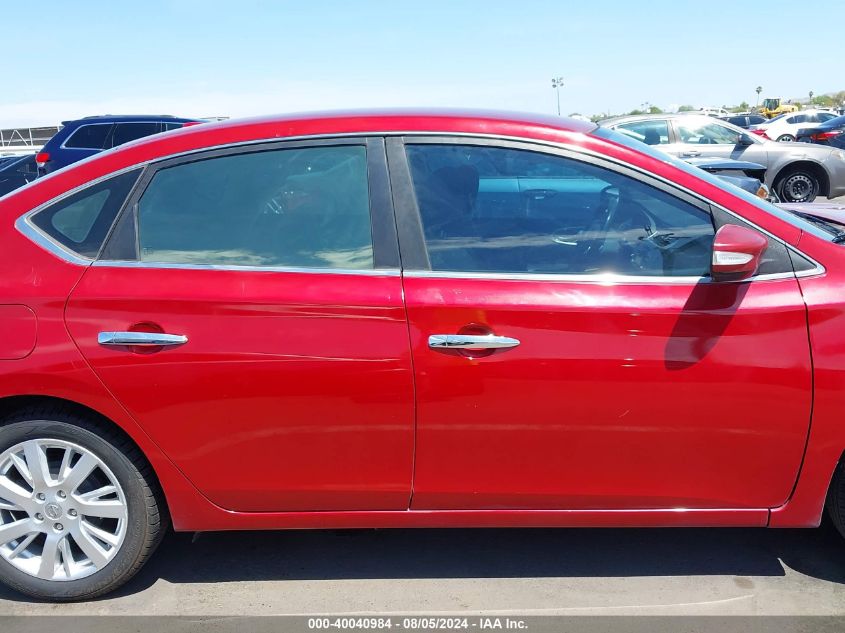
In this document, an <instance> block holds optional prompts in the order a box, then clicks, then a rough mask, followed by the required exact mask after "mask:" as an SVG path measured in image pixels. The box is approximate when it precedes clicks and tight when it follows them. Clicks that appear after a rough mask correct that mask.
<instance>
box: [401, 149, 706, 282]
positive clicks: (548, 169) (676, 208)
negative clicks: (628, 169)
mask: <svg viewBox="0 0 845 633" xmlns="http://www.w3.org/2000/svg"><path fill="white" fill-rule="evenodd" d="M406 151H407V155H408V161H409V164H410V167H411V174H412V178H413V183H414V190H415V193H416V197H417V202H418V206H419V209H420V215H421V219H422V225H423V231H424V235H425V242H426V247H427V250H428V255H429V260H430V262H431V267H432V269H433V270H443V271H457V272H494V273H559V274H598V273H615V274H622V275H649V276H655V275H675V276H690V275H692V276H702V275H706V274H709V270H710V257H711V246H712V243H713V236H714V229H713V222H712V219H711V217H710V214H709V213H707V212H705V211H702V210H701V209H699V208H698V207H696V206H693V205H691V204H688V203H686V202H684V201H682V200H680V199H678V198H675V197H674V196H671V195H669V194H667V193H665V192H663V191H661V190H659V189H656V188H654V187H651V186H649V185H646V184H644V183H642V182H640V181H638V180H636V179H634V178H631V177H628V176H623V175H621V174H618V173H616V172H613V171H610V170H608V169H604V168H602V167H597V166H594V165H590V164H587V163H583V162H580V161H577V160H574V159H571V158H564V157H560V156H552V155H548V154H541V153H537V152H531V151H524V150H516V149H506V148H500V147H482V146H466V145H428V144H421V145H408V146H407V149H406ZM480 165H484V166H485V169H483V170H482V169H480V168H479V166H480Z"/></svg>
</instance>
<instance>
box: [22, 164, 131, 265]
mask: <svg viewBox="0 0 845 633" xmlns="http://www.w3.org/2000/svg"><path fill="white" fill-rule="evenodd" d="M139 173H140V170H133V171H130V172H126V173H124V174H121V175H119V176H114V177H113V178H108V179H106V180H103V181H101V182H99V183H97V184H94V185H92V186H90V187H88V188H86V189H83V190H82V191H79V192H77V193H74V194H72V195H70V196H68V197H66V198H64V199H62V200H60V201H58V202H56V203H54V204H52V205H50V206H49V207H47V208H46V209H43V210H41V211H39V212H38V213H36V214H35V215H33V216H32V219H31V222H32V223H33V224H34V225H35V226H37V227H38V228H39V229H41V230H42V231H43V232H44V233H46V234H47V235H49V236H50V237H51V238H53V239H54V240H55V241H57V242H59V243H60V244H62V245H63V246H65V247H67V248H68V249H70V250H72V251H74V252H76V253H78V254H80V255H83V256H85V257H95V256H96V255H97V253H98V252H99V250H100V247H101V246H102V245H103V241H104V240H105V238H106V235H107V234H108V231H109V229H110V228H111V225H112V224H113V223H114V220H115V218H116V217H117V213H118V211H120V208H121V207H122V206H123V203H124V201H125V200H126V197H127V196H128V195H129V191H130V190H131V189H132V186H133V185H134V184H135V181H136V180H138V174H139Z"/></svg>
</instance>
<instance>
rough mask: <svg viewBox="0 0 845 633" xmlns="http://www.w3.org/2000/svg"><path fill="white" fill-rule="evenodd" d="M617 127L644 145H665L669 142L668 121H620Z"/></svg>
mask: <svg viewBox="0 0 845 633" xmlns="http://www.w3.org/2000/svg"><path fill="white" fill-rule="evenodd" d="M617 129H618V130H619V131H620V132H622V133H623V134H627V135H628V136H630V137H631V138H635V139H637V140H638V141H640V142H642V143H645V144H646V145H666V144H668V143H669V123H668V121H638V122H636V123H622V124H621V125H619V127H618V128H617Z"/></svg>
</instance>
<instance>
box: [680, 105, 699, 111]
mask: <svg viewBox="0 0 845 633" xmlns="http://www.w3.org/2000/svg"><path fill="white" fill-rule="evenodd" d="M694 111H695V108H694V107H692V106H691V105H682V106H681V107H680V108H678V112H694Z"/></svg>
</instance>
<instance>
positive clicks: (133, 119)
mask: <svg viewBox="0 0 845 633" xmlns="http://www.w3.org/2000/svg"><path fill="white" fill-rule="evenodd" d="M198 120H199V119H185V118H179V117H175V116H172V115H170V114H97V115H93V116H86V117H82V118H81V119H71V120H68V121H62V125H63V126H65V127H68V126H74V125H83V124H85V123H142V122H147V121H171V122H173V123H187V122H188V121H198Z"/></svg>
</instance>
